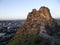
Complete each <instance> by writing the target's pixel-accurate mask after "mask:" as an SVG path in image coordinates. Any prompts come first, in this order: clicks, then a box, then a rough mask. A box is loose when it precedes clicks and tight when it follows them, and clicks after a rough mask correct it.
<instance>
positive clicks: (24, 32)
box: [13, 6, 58, 45]
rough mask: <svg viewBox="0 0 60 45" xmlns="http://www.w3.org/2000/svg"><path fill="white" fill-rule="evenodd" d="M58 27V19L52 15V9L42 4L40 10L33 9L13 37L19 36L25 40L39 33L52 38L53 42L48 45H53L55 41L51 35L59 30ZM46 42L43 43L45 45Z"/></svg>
mask: <svg viewBox="0 0 60 45" xmlns="http://www.w3.org/2000/svg"><path fill="white" fill-rule="evenodd" d="M57 27H58V24H57V22H56V20H55V19H54V18H53V17H52V16H51V13H50V10H49V9H48V8H47V7H44V6H42V7H41V8H40V9H39V10H36V9H33V10H32V12H30V13H29V14H28V16H27V19H26V21H25V22H24V24H23V25H22V26H21V27H20V28H19V29H18V30H17V32H16V34H15V36H14V38H13V39H14V40H15V39H17V38H19V39H20V40H24V39H27V38H29V37H32V36H35V35H38V36H40V37H43V38H46V39H49V38H50V39H51V40H50V39H49V40H50V41H52V42H51V43H50V44H48V45H53V44H54V43H53V42H54V41H53V37H51V36H53V35H55V34H56V33H57V32H58V28H57ZM28 40H29V39H28ZM29 41H31V40H29ZM44 42H45V41H43V42H42V44H41V45H45V44H44ZM47 42H48V41H47ZM18 45H19V44H18ZM22 45H23V43H22Z"/></svg>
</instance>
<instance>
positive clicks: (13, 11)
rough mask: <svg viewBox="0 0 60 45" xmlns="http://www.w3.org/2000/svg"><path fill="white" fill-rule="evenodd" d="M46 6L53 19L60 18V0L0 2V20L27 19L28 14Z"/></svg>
mask: <svg viewBox="0 0 60 45" xmlns="http://www.w3.org/2000/svg"><path fill="white" fill-rule="evenodd" d="M41 6H46V7H48V8H49V9H50V12H51V15H52V17H53V18H60V16H59V15H60V0H0V20H13V19H26V17H27V15H28V12H31V11H32V9H34V8H35V9H37V10H38V9H39V7H41Z"/></svg>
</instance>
